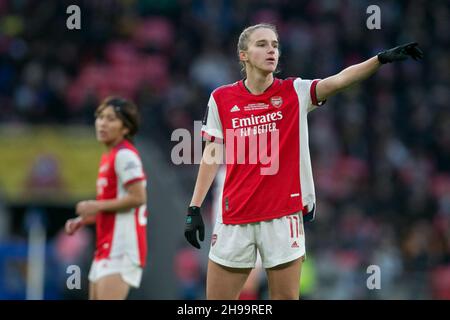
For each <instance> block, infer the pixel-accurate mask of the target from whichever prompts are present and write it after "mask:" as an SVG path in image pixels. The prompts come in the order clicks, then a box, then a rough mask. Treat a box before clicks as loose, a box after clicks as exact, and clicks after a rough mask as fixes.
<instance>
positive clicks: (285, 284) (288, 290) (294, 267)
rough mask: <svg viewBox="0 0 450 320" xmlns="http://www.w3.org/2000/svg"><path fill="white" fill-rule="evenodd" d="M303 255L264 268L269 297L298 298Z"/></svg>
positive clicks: (275, 298) (276, 298)
mask: <svg viewBox="0 0 450 320" xmlns="http://www.w3.org/2000/svg"><path fill="white" fill-rule="evenodd" d="M302 262H303V257H302V258H298V259H296V260H294V261H290V262H287V263H285V264H282V265H278V266H275V267H273V268H268V269H266V272H267V280H268V285H269V296H270V299H274V300H298V299H299V296H300V276H301V268H302Z"/></svg>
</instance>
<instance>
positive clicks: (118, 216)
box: [95, 140, 147, 267]
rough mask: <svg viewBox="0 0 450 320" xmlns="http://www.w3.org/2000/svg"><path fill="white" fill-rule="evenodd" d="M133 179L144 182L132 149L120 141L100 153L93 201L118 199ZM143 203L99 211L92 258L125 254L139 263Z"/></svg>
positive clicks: (143, 249)
mask: <svg viewBox="0 0 450 320" xmlns="http://www.w3.org/2000/svg"><path fill="white" fill-rule="evenodd" d="M137 181H143V183H144V184H145V183H146V177H145V173H144V170H143V167H142V162H141V159H140V157H139V153H138V151H137V150H136V148H135V147H134V146H133V144H131V143H130V142H129V141H127V140H123V141H122V142H121V143H119V144H118V145H117V146H115V147H114V148H113V149H112V150H111V151H109V152H108V153H105V154H103V155H102V158H101V161H100V169H99V172H98V179H97V200H106V199H116V198H121V197H123V196H124V195H125V194H126V190H125V187H126V186H127V185H130V184H132V183H134V182H137ZM146 227H147V209H146V205H142V206H140V207H138V208H132V209H130V210H128V211H127V212H120V213H116V212H99V213H98V214H97V218H96V238H97V239H96V250H95V260H100V259H105V258H115V257H120V256H122V255H128V256H129V258H130V259H131V260H132V261H133V262H134V263H136V264H138V265H140V266H142V267H143V266H144V265H145V261H146V256H147V233H146V229H147V228H146Z"/></svg>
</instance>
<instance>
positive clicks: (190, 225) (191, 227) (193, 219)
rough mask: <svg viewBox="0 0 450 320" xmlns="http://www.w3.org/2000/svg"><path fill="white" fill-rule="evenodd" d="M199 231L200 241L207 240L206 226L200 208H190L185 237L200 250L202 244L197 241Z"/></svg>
mask: <svg viewBox="0 0 450 320" xmlns="http://www.w3.org/2000/svg"><path fill="white" fill-rule="evenodd" d="M197 230H198V235H199V238H200V241H203V240H205V225H204V224H203V219H202V215H201V214H200V207H189V208H188V214H187V216H186V225H185V227H184V236H185V238H186V240H187V241H188V242H189V243H190V244H192V245H193V246H194V247H196V248H197V249H200V244H199V243H198V240H197Z"/></svg>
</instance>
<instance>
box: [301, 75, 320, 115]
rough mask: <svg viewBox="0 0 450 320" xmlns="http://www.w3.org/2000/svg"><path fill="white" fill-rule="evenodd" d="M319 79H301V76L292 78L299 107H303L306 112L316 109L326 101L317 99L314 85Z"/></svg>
mask: <svg viewBox="0 0 450 320" xmlns="http://www.w3.org/2000/svg"><path fill="white" fill-rule="evenodd" d="M320 80H321V79H315V80H303V79H301V78H297V79H295V80H294V88H295V91H296V92H297V95H298V97H299V100H300V104H301V107H302V108H303V107H305V108H306V111H307V112H310V111H312V110H314V109H316V108H317V107H318V106H321V105H323V104H324V103H325V102H326V101H318V100H317V93H316V86H317V84H318V83H319V81H320Z"/></svg>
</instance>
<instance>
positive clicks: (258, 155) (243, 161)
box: [202, 78, 319, 224]
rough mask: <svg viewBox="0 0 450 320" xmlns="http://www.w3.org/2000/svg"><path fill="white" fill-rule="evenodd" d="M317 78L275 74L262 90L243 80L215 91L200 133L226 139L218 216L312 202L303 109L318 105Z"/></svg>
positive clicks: (277, 211) (261, 215) (233, 220)
mask: <svg viewBox="0 0 450 320" xmlns="http://www.w3.org/2000/svg"><path fill="white" fill-rule="evenodd" d="M318 81H319V80H303V79H300V78H288V79H285V80H281V79H277V78H275V79H274V82H273V83H272V85H271V86H270V87H269V88H268V89H267V90H266V91H265V92H264V93H262V94H260V95H254V94H251V93H250V92H249V91H248V90H247V88H246V87H245V85H244V83H243V81H238V82H236V83H233V84H230V85H226V86H223V87H220V88H218V89H216V90H214V91H213V93H212V94H211V97H210V99H209V102H208V109H207V112H206V114H205V118H204V121H203V126H202V135H203V137H204V138H206V139H208V140H210V141H216V142H223V143H224V145H225V160H226V177H225V183H224V187H223V193H222V204H221V207H220V211H219V212H218V214H217V217H218V221H220V222H222V223H225V224H244V223H251V222H258V221H264V220H271V219H276V218H280V217H282V216H285V215H289V214H292V213H295V212H298V211H301V210H303V211H304V213H306V212H307V211H308V210H311V209H312V208H313V206H314V204H315V192H314V182H313V178H312V170H311V160H310V155H309V146H308V123H307V114H308V112H309V111H311V110H313V109H315V107H316V106H317V105H319V103H318V101H317V97H316V90H315V87H316V85H317V83H318Z"/></svg>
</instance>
